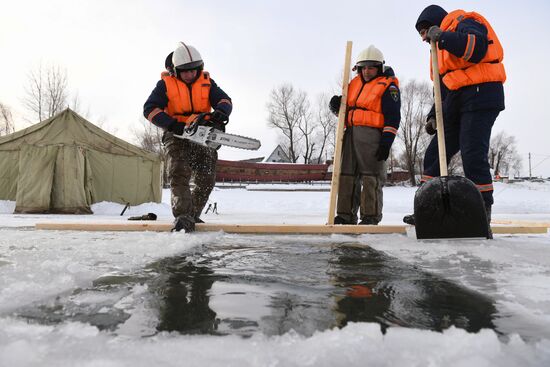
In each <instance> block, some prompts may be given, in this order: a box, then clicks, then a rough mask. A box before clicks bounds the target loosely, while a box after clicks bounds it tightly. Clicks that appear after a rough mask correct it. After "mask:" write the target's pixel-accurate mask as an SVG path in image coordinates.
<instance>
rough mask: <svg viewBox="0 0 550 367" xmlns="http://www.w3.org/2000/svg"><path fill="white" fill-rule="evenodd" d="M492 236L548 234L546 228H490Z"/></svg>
mask: <svg viewBox="0 0 550 367" xmlns="http://www.w3.org/2000/svg"><path fill="white" fill-rule="evenodd" d="M491 230H492V231H493V233H494V234H544V233H548V228H546V227H531V226H491Z"/></svg>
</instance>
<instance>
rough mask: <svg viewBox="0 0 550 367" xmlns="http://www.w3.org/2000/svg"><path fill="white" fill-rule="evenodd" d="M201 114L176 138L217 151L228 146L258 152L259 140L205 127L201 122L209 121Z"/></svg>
mask: <svg viewBox="0 0 550 367" xmlns="http://www.w3.org/2000/svg"><path fill="white" fill-rule="evenodd" d="M204 115H207V114H201V115H199V117H197V119H196V120H195V121H194V122H193V123H191V125H189V126H188V127H186V128H185V129H184V130H183V134H181V135H176V134H174V136H175V137H176V138H179V139H186V140H189V141H192V142H193V143H197V144H200V145H205V146H207V147H210V148H214V149H217V148H218V147H219V146H220V145H226V146H229V147H233V148H239V149H248V150H258V149H259V148H260V146H261V143H260V141H259V140H257V139H253V138H248V137H246V136H241V135H235V134H228V133H225V132H223V131H221V130H218V129H215V128H214V127H213V126H208V125H203V124H201V122H203V121H208V120H207V119H205V118H204V117H205V116H204Z"/></svg>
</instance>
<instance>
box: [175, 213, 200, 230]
mask: <svg viewBox="0 0 550 367" xmlns="http://www.w3.org/2000/svg"><path fill="white" fill-rule="evenodd" d="M182 229H183V230H184V232H185V233H190V232H194V231H195V221H194V220H193V218H191V217H190V216H188V215H180V216H178V217H177V218H176V219H175V220H174V227H173V228H172V232H179V231H181V230H182Z"/></svg>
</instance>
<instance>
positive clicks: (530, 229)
mask: <svg viewBox="0 0 550 367" xmlns="http://www.w3.org/2000/svg"><path fill="white" fill-rule="evenodd" d="M172 227H173V224H172V223H171V222H161V221H130V222H128V221H124V222H122V221H121V222H110V223H107V222H104V223H100V222H98V223H89V222H88V223H78V222H72V223H70V222H50V223H37V224H36V226H35V228H36V229H45V230H60V231H108V232H110V231H126V232H135V231H152V232H169V231H170V230H171V229H172ZM408 227H409V226H405V225H378V226H363V225H324V224H305V225H304V224H215V223H200V224H197V225H196V229H197V231H198V232H215V231H223V232H226V233H243V234H270V233H277V234H337V233H339V234H367V233H377V234H390V233H398V234H405V233H407V228H408ZM492 230H493V233H495V234H544V233H547V232H548V228H547V227H541V226H538V227H534V226H493V227H492Z"/></svg>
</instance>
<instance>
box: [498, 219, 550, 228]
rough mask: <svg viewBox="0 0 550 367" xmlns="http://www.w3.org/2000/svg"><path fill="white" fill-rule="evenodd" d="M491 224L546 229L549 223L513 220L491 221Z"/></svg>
mask: <svg viewBox="0 0 550 367" xmlns="http://www.w3.org/2000/svg"><path fill="white" fill-rule="evenodd" d="M491 223H494V224H506V225H512V226H527V227H546V228H550V222H542V221H541V222H539V221H530V220H514V219H493V220H491Z"/></svg>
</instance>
